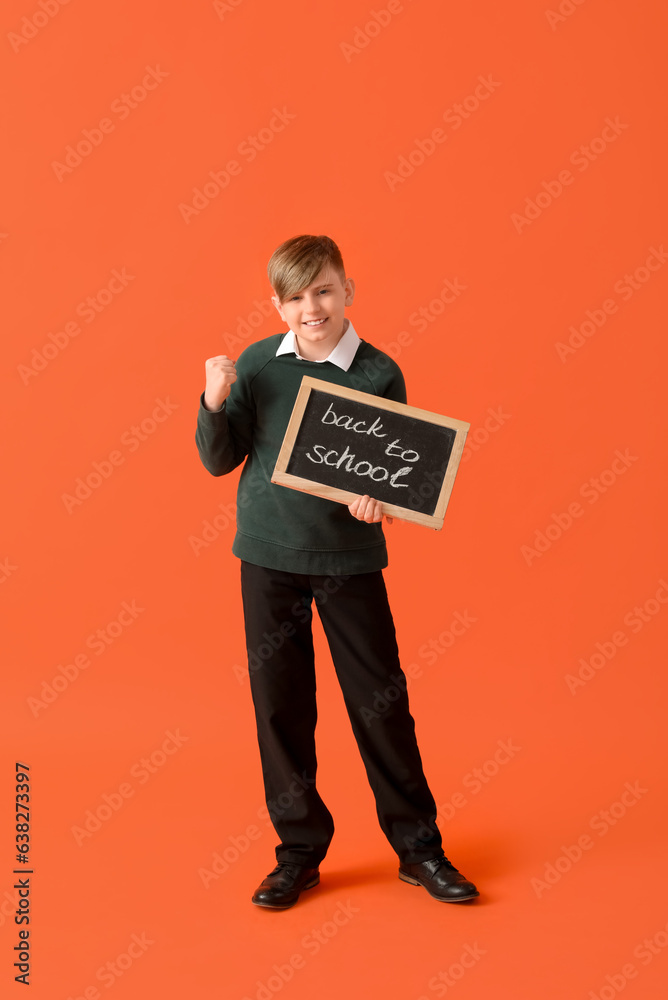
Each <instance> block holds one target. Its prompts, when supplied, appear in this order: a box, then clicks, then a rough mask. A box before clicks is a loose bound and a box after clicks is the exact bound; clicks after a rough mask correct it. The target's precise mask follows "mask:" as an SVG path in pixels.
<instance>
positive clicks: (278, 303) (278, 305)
mask: <svg viewBox="0 0 668 1000" xmlns="http://www.w3.org/2000/svg"><path fill="white" fill-rule="evenodd" d="M271 301H272V302H273V303H274V305H275V306H276V309H277V310H278V315H279V316H280V317H281V319H282V320H283V321H284V322H287V320H286V319H285V314H284V313H283V308H282V306H281V300H280V299H279V297H278V295H272V297H271Z"/></svg>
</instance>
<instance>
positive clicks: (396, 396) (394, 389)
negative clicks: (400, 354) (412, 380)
mask: <svg viewBox="0 0 668 1000" xmlns="http://www.w3.org/2000/svg"><path fill="white" fill-rule="evenodd" d="M382 395H383V396H385V398H386V399H393V400H395V402H397V403H406V402H407V397H406V382H405V380H404V375H403V372H402V370H401V368H400V367H399V365H396V364H395V366H394V369H393V370H392V371H391V372H390V374H389V376H388V383H387V385H386V386H385V388H384V390H383V393H382Z"/></svg>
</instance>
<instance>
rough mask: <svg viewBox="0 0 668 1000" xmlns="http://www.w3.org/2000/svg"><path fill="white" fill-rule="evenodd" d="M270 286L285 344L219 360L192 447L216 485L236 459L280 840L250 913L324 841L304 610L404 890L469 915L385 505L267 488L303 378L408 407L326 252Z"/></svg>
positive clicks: (297, 883)
mask: <svg viewBox="0 0 668 1000" xmlns="http://www.w3.org/2000/svg"><path fill="white" fill-rule="evenodd" d="M267 273H268V276H269V282H270V284H271V286H272V289H273V291H274V295H273V297H272V302H273V303H274V305H275V307H276V309H277V310H278V313H279V315H280V317H281V319H282V320H283V321H284V322H285V323H287V325H288V327H289V329H288V331H287V333H285V334H274V335H272V336H269V337H266V338H264V339H263V340H260V341H257V342H256V343H254V344H251V345H250V346H249V347H247V348H246V349H245V350H244V351H242V353H241V354H240V356H239V358H238V360H237V363H236V365H235V363H234V362H233V361H232V360H231V359H230V358H228V357H226V356H225V355H218V356H217V357H213V358H209V359H208V360H207V362H206V366H205V367H206V388H205V390H204V392H203V393H202V395H201V397H200V405H199V412H198V416H197V433H196V444H197V449H198V451H199V456H200V459H201V460H202V463H203V464H204V466H205V468H206V469H207V470H208V471H209V472H210V473H211V475H213V476H222V475H225V474H226V473H228V472H231V471H232V469H234V468H236V467H237V466H238V465H239V464H240V463H241V462H242V461H244V459H245V465H244V467H243V470H242V473H241V477H240V479H239V487H238V493H237V533H236V536H235V539H234V542H233V545H232V552H233V553H234V554H235V555H236V556H238V557H239V559H240V560H241V591H242V601H243V610H244V623H245V629H246V648H247V652H248V662H249V675H250V683H251V694H252V698H253V704H254V707H255V718H256V723H257V735H258V743H259V749H260V759H261V763H262V771H263V776H264V787H265V797H266V801H267V807H268V809H269V815H270V817H271V820H272V823H273V825H274V828H275V830H276V832H277V834H278V836H279V837H280V844H279V845H278V846H277V847H276V861H277V864H276V867H275V868H274V869H273V871H271V872H270V873H269V875H268V876H267V877H266V879H265V880H264V881H263V882H262V884H261V885H260V886H259V887H258V889H257V890H256V891H255V894H254V895H253V897H252V902H253V903H255V904H256V905H258V906H265V907H270V908H272V909H286V908H287V907H290V906H293V905H294V904H295V903H296V902H297V900H298V899H299V896H300V893H301V892H302V890H303V889H310V888H311V887H313V886H315V885H317V884H318V882H319V881H320V874H319V870H318V869H319V865H320V862H321V861H322V860H323V858H324V857H325V855H326V853H327V849H328V847H329V844H330V842H331V839H332V836H333V833H334V822H333V819H332V815H331V813H330V812H329V810H328V808H327V806H326V805H325V803H324V802H323V800H322V799H321V797H320V795H319V793H318V791H317V790H316V768H317V761H316V753H315V739H314V732H315V725H316V718H317V709H316V682H315V672H314V655H313V637H312V632H311V621H312V610H311V605H312V602H313V600H315V604H316V607H317V608H318V613H319V615H320V619H321V621H322V624H323V628H324V632H325V635H326V637H327V641H328V644H329V648H330V652H331V655H332V660H333V663H334V667H335V670H336V673H337V677H338V680H339V683H340V685H341V689H342V692H343V696H344V701H345V705H346V709H347V711H348V715H349V718H350V722H351V724H352V728H353V732H354V734H355V738H356V740H357V745H358V747H359V751H360V754H361V756H362V759H363V761H364V765H365V767H366V771H367V776H368V779H369V784H370V785H371V788H372V790H373V793H374V795H375V799H376V811H377V814H378V820H379V822H380V826H381V829H382V830H383V832H384V833H385V836H386V837H387V839H388V840H389V842H390V844H391V845H392V847H393V848H394V850H395V851H396V853H397V855H398V857H399V861H400V866H399V878H401V879H402V880H403V881H406V882H409V883H412V884H413V885H422V886H424V887H425V889H426V890H427V892H428V893H429V894H430V895H431V896H433V897H434V898H435V899H438V900H441V901H444V902H459V901H461V900H465V899H472V898H473V897H475V896H477V895H478V890H477V889H476V887H475V886H474V885H473V883H471V882H469V881H467V880H466V879H465V878H464V876H463V875H462V874H461V873H460V872H458V871H457V869H456V868H454V867H453V866H452V865H451V864H450V862H449V861H448V859H447V858H446V857H445V855H444V854H443V849H442V846H441V836H440V833H439V831H438V828H437V826H436V804H435V802H434V798H433V796H432V794H431V792H430V790H429V787H428V785H427V781H426V778H425V776H424V773H423V769H422V761H421V758H420V753H419V750H418V746H417V742H416V739H415V724H414V721H413V717H412V715H411V714H410V711H409V706H408V696H407V694H406V686H407V685H406V679H405V675H404V673H403V671H402V670H401V667H400V664H399V655H398V650H397V643H396V637H395V629H394V623H393V620H392V614H391V612H390V608H389V604H388V600H387V593H386V590H385V583H384V580H383V574H382V570H383V569H384V567H385V566H387V549H386V545H385V538H384V535H383V529H382V524H381V522H382V518H383V510H382V504H381V503H379V502H378V501H376V500H374V499H372V498H371V497H369V496H363V497H361V498H358V499H357V500H356V501H355V502H354V503H352V504H350V506H349V507H346V505H345V504H340V503H337V502H334V501H331V500H325V499H323V498H321V497H316V496H312V495H311V494H307V493H302V492H298V491H296V490H292V489H288V488H286V487H284V486H279V485H276V484H274V483H271V482H270V480H271V475H272V472H273V469H274V465H275V462H276V459H277V457H278V452H279V449H280V446H281V443H282V441H283V436H284V434H285V430H286V427H287V424H288V420H289V418H290V414H291V412H292V407H293V404H294V401H295V398H296V396H297V391H298V389H299V386H300V383H301V379H302V376H304V375H315V376H316V377H317V378H321V379H324V380H326V381H328V382H333V383H335V384H337V385H345V386H351V387H353V388H357V389H361V390H362V391H364V392H369V393H373V394H375V395H380V396H385V397H387V398H389V399H395V400H397V401H398V402H400V403H405V402H406V389H405V384H404V379H403V375H402V373H401V369H400V368H399V366H398V365H397V364H396V362H394V361H393V360H392V359H391V358H390V357H389V356H388V355H386V354H384V353H383V352H382V351H379V350H377V349H376V348H375V347H372V346H371V344H369V343H368V342H367V341H364V340H360V338H359V337H358V336H357V334H356V332H355V330H354V329H353V326H352V324H351V323H350V320H349V319H347V318H346V317H345V307H346V306H349V305H351V304H352V301H353V297H354V294H355V283H354V281H353V280H352V278H347V277H346V274H345V269H344V266H343V260H342V258H341V253H340V251H339V248H338V247H337V246H336V244H335V243H334V241H333V240H331V239H330V238H329V237H327V236H296V237H294V238H293V239H290V240H287V241H286V242H285V243H282V244H281V246H279V247H278V248H277V249H276V250H275V251H274V253H273V254H272V256H271V258H270V260H269V263H268V267H267ZM389 520H390V518H388V521H389ZM268 640H273V641H268ZM389 687H393V690H399V697H398V699H397V700H395V701H393V702H391V703H389V699H388V708H387V710H386V711H383V712H381V713H374V716H373V717H372V718H371V719H369V712H368V710H369V709H370V708H371V707H372V705H373V702H374V697H377V693H378V692H379V691H383V690H384V689H385V688H389ZM364 708H366V709H367V713H366V716H365V713H364V712H363V711H362V710H363V709H364Z"/></svg>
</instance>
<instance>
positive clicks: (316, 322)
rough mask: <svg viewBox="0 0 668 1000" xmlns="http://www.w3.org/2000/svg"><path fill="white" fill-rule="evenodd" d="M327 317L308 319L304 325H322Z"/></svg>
mask: <svg viewBox="0 0 668 1000" xmlns="http://www.w3.org/2000/svg"><path fill="white" fill-rule="evenodd" d="M326 319H327V317H326V316H325V319H316V320H307V321H306V322H305V323H304V326H310V327H318V326H322V324H323V323H324V322H325V321H326Z"/></svg>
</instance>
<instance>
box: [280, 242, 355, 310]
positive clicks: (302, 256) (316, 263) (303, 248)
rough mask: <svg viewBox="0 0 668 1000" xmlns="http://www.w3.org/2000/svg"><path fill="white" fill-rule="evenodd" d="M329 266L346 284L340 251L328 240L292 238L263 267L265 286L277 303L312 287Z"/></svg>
mask: <svg viewBox="0 0 668 1000" xmlns="http://www.w3.org/2000/svg"><path fill="white" fill-rule="evenodd" d="M328 265H329V266H331V267H332V268H333V269H334V270H335V271H336V272H337V273H338V274H339V277H340V278H341V283H342V284H343V283H344V282H345V280H346V271H345V268H344V266H343V258H342V257H341V251H340V250H339V248H338V247H337V245H336V243H335V242H334V240H332V239H330V237H329V236H293V237H292V239H290V240H286V241H285V243H281V245H280V247H277V248H276V250H274V252H273V254H272V255H271V257H270V258H269V263H268V264H267V275H268V277H269V283H270V285H271V287H272V288H273V289H274V292H275V294H276V295H277V296H278V298H279V299H280V301H281V302H285V300H286V299H288V298H290V296H291V295H295V294H296V293H297V292H301V291H302V290H303V289H304V288H307V287H308V286H309V285H310V284H312V283H313V282H314V281H315V279H316V278H317V276H318V275H319V274H320V272H321V271H322V269H323V268H324V267H327V266H328Z"/></svg>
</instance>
